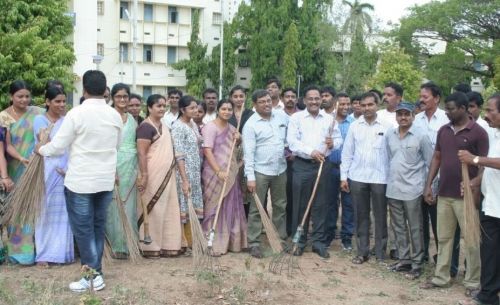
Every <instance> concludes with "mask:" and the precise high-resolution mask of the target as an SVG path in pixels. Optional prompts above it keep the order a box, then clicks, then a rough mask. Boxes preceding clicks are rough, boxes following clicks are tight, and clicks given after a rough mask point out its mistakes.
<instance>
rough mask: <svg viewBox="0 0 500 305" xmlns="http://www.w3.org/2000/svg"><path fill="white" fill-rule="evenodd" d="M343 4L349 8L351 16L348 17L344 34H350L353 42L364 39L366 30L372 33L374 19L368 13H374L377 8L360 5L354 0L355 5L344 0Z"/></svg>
mask: <svg viewBox="0 0 500 305" xmlns="http://www.w3.org/2000/svg"><path fill="white" fill-rule="evenodd" d="M342 4H344V5H347V6H349V8H350V9H349V16H348V17H347V19H346V21H345V23H344V26H343V27H342V32H343V33H344V35H345V34H349V35H350V36H351V38H352V39H353V40H358V39H360V38H361V39H362V38H363V36H364V35H363V34H364V33H365V28H366V30H367V31H368V32H369V33H371V31H372V17H371V16H370V14H369V13H368V12H367V11H373V10H374V9H375V8H374V7H373V5H371V4H369V3H360V2H359V1H358V0H354V2H353V3H351V2H349V1H347V0H342Z"/></svg>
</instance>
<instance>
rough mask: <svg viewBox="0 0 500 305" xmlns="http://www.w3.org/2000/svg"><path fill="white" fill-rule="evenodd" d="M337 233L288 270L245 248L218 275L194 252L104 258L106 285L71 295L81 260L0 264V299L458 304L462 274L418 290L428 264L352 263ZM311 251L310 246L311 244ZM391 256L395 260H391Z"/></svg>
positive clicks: (11, 303) (13, 304)
mask: <svg viewBox="0 0 500 305" xmlns="http://www.w3.org/2000/svg"><path fill="white" fill-rule="evenodd" d="M338 243H339V242H338V240H337V241H335V243H334V245H333V246H332V249H330V254H331V258H330V259H328V260H323V259H320V258H319V257H318V256H317V255H316V254H314V253H311V252H305V253H304V255H303V256H302V257H301V258H299V260H298V263H299V265H300V269H301V271H296V272H295V273H294V274H293V275H292V276H291V277H290V276H288V275H287V274H282V275H276V274H273V273H270V272H269V271H268V264H269V262H270V260H271V257H270V254H269V253H266V254H267V257H266V258H264V259H262V260H256V259H252V258H251V257H250V256H249V255H248V254H247V253H230V254H227V255H225V256H223V257H221V258H220V259H219V262H220V265H221V269H222V272H221V273H222V275H221V276H220V277H218V276H215V274H214V273H212V272H207V271H194V270H193V267H192V258H191V257H178V258H161V259H155V260H151V259H141V260H140V261H139V262H138V263H135V264H134V263H131V262H128V261H117V260H114V261H112V262H107V263H106V264H105V266H104V272H105V282H106V285H107V286H106V288H105V289H104V290H102V291H100V292H97V293H96V294H95V295H93V296H91V295H89V294H74V293H72V292H70V291H69V289H68V288H67V286H68V283H69V282H70V281H74V280H76V279H78V278H79V269H80V267H79V264H72V265H67V266H52V267H50V268H49V269H42V268H40V267H19V266H9V265H5V264H4V265H1V266H0V304H2V305H4V304H8V305H24V304H26V305H28V304H29V305H31V304H35V305H41V304H44V305H48V304H51V305H56V304H57V305H59V304H60V305H72V304H84V305H89V304H92V305H97V304H106V305H107V304H109V305H119V304H130V305H132V304H133V305H146V304H155V305H156V304H169V305H170V304H175V305H184V304H186V305H187V304H221V305H226V304H280V305H281V304H283V305H285V304H360V305H387V304H415V305H417V304H419V305H431V304H432V305H435V304H456V302H457V300H460V299H463V298H464V295H463V293H464V288H463V286H462V285H461V281H462V280H463V276H459V277H458V279H457V281H456V282H455V283H454V284H453V286H452V287H451V288H448V289H435V290H430V291H426V290H421V289H419V284H420V283H421V282H423V281H425V280H426V278H427V277H429V276H430V274H431V272H432V270H433V268H434V267H433V266H432V265H427V266H426V269H425V274H424V275H423V276H422V278H421V279H419V280H417V281H409V280H407V279H405V278H404V276H402V275H401V274H398V273H393V272H390V271H388V270H387V267H385V266H381V265H378V264H377V263H376V262H375V261H374V260H370V261H369V262H367V263H365V264H363V265H353V264H352V263H351V262H350V260H351V258H352V254H350V253H346V252H343V251H342V250H340V246H339V244H338ZM309 250H310V249H309ZM388 263H392V261H388Z"/></svg>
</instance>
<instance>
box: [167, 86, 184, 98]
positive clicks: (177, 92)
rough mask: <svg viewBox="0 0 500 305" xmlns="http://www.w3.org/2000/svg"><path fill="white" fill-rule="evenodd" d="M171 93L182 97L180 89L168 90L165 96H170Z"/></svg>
mask: <svg viewBox="0 0 500 305" xmlns="http://www.w3.org/2000/svg"><path fill="white" fill-rule="evenodd" d="M172 95H178V96H179V97H182V91H181V90H179V89H176V88H174V89H170V90H168V92H167V96H168V97H171V96H172Z"/></svg>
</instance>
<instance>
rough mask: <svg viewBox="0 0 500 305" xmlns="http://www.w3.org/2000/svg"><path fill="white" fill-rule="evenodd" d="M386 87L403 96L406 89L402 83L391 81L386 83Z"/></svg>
mask: <svg viewBox="0 0 500 305" xmlns="http://www.w3.org/2000/svg"><path fill="white" fill-rule="evenodd" d="M384 88H392V89H393V90H394V92H396V94H397V95H398V96H403V92H404V90H403V87H402V86H401V85H400V84H396V83H393V82H389V83H387V84H385V86H384Z"/></svg>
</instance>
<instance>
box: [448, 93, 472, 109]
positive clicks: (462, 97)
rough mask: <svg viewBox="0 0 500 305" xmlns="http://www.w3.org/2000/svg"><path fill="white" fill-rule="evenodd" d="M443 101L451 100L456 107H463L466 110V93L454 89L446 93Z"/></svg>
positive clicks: (467, 101)
mask: <svg viewBox="0 0 500 305" xmlns="http://www.w3.org/2000/svg"><path fill="white" fill-rule="evenodd" d="M444 102H445V103H449V102H453V103H455V105H456V106H457V107H458V108H460V107H464V108H465V110H467V106H469V99H468V98H467V95H466V94H465V93H463V92H460V91H456V92H453V93H452V94H450V95H448V96H447V97H446V99H445V100H444Z"/></svg>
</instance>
